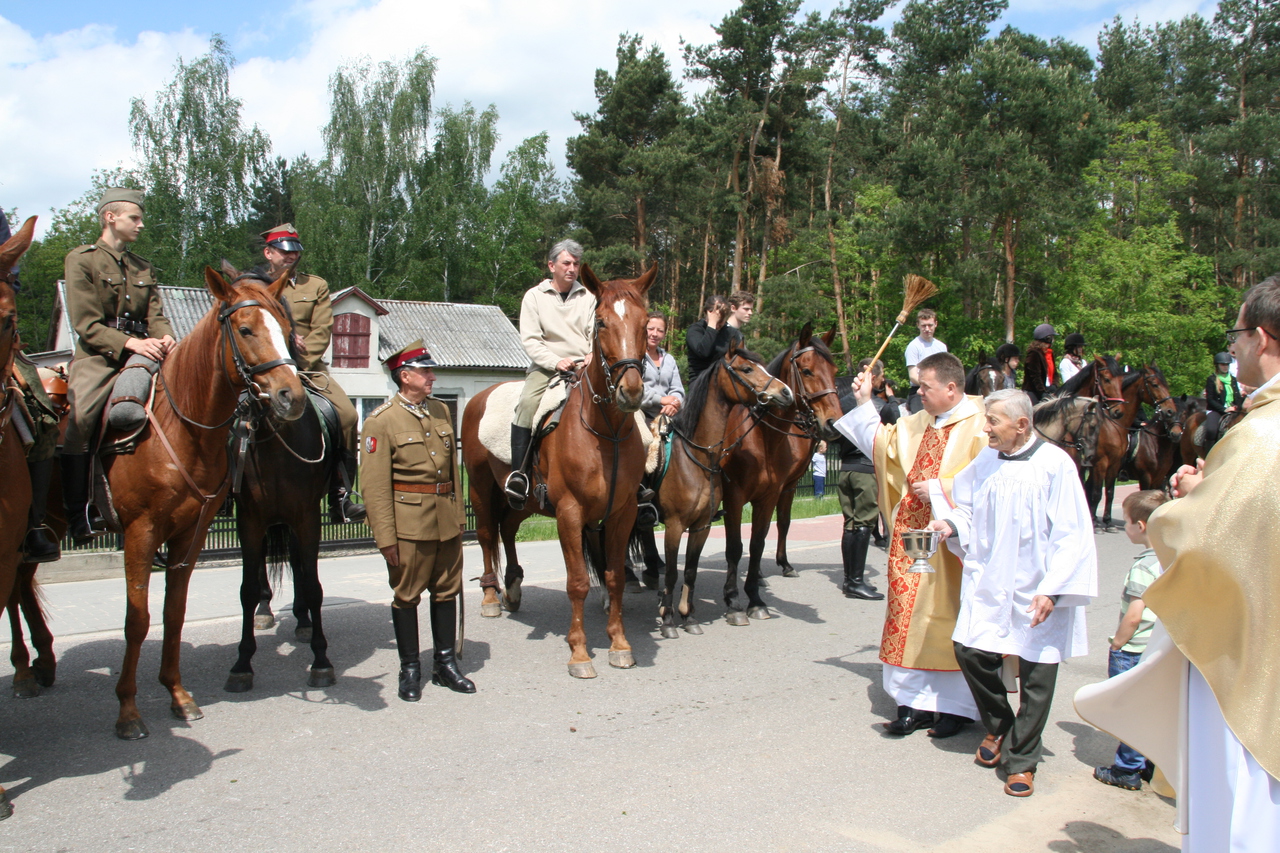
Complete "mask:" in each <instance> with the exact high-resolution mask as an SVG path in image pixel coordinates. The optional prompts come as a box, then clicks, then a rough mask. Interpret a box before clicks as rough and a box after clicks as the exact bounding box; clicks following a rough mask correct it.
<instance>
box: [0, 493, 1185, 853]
mask: <svg viewBox="0 0 1280 853" xmlns="http://www.w3.org/2000/svg"><path fill="white" fill-rule="evenodd" d="M839 530H840V522H839V519H838V518H826V519H814V520H812V521H804V522H796V523H795V524H794V525H793V528H792V535H791V539H790V542H791V546H790V554H791V560H792V563H793V564H795V566H796V567H797V569H799V571H800V577H799V578H796V579H786V578H782V577H780V576H779V575H778V570H777V567H776V566H775V564H774V562H773V559H772V557H773V544H772V541H773V540H772V538H771V540H770V544H769V546H768V547H767V548H766V552H765V553H766V558H765V560H764V567H765V575H766V578H767V585H768V589H767V590H766V593H765V595H766V599H767V600H768V602H769V605H770V607H771V609H772V611H773V613H774V615H775V617H776V618H774V619H771V620H766V621H753V622H752V623H751V625H749V626H747V627H732V626H730V625H728V624H727V623H726V622H725V621H724V619H723V613H724V607H723V604H722V603H721V598H720V589H721V587H722V585H723V582H724V561H723V539H721V538H718V537H717V538H713V539H712V540H710V541H709V542H708V547H707V552H706V553H705V554H704V560H703V569H702V571H701V572H700V577H699V583H698V587H697V591H696V599H695V600H696V602H697V612H698V615H699V617H700V620H701V623H702V625H703V628H704V631H705V633H704V634H703V635H701V636H693V635H688V634H684V633H682V634H681V636H680V637H679V638H677V639H674V640H664V639H661V638H660V636H659V634H658V632H657V630H656V620H655V617H656V610H657V597H656V594H655V593H651V592H646V593H643V594H629V595H627V596H626V599H625V602H624V604H625V610H626V615H625V621H626V629H627V636H628V639H629V640H630V641H631V644H632V646H633V647H634V649H635V656H636V660H637V664H638V665H637V666H636V667H635V668H634V669H631V670H618V669H612V668H610V667H609V666H608V663H607V655H606V651H607V648H608V638H607V637H606V635H605V632H604V617H603V614H602V613H601V611H600V608H599V599H598V597H597V596H598V593H597V592H595V591H593V592H592V595H591V597H590V598H589V599H588V610H587V620H586V621H587V633H588V639H589V641H590V643H591V644H592V648H593V653H594V654H595V663H596V669H597V671H598V672H599V677H598V678H596V679H594V680H589V681H579V680H575V679H572V678H570V677H569V675H568V674H567V670H566V663H567V661H568V647H567V646H566V645H565V643H564V633H565V631H566V630H567V627H568V619H569V607H568V601H567V599H566V597H565V595H564V586H563V578H564V569H563V563H562V561H561V557H560V550H559V545H558V543H555V542H548V543H528V544H523V545H522V546H521V548H520V552H521V562H522V563H523V565H524V566H525V570H526V575H527V578H528V580H527V582H526V586H525V594H524V602H523V606H522V608H521V610H520V612H518V613H514V614H508V613H504V614H503V616H502V617H500V618H498V619H482V618H481V617H480V616H479V598H480V596H479V591H478V588H477V587H478V585H477V584H475V583H468V584H467V589H468V591H467V593H466V605H467V608H466V609H467V613H468V621H467V637H468V642H467V646H466V652H465V656H464V659H463V670H464V671H465V672H467V673H468V674H469V675H470V676H471V677H472V678H473V679H474V680H475V682H476V684H477V686H478V688H479V692H478V693H476V694H475V695H470V696H467V695H460V694H454V693H451V692H449V691H447V690H444V689H442V688H436V687H431V686H430V685H426V686H425V687H424V693H423V698H422V701H420V702H418V703H416V704H410V703H406V702H402V701H400V700H399V699H398V698H397V696H396V683H395V675H396V671H397V666H398V664H397V657H396V652H395V649H394V644H393V641H392V632H391V624H390V615H389V607H388V603H389V601H390V590H389V589H388V588H387V585H386V574H385V569H384V567H383V564H382V562H381V560H380V558H378V557H377V556H375V555H368V556H360V557H344V558H335V559H329V560H325V561H323V562H322V565H321V578H322V581H323V583H324V585H325V592H326V608H325V611H324V617H325V630H326V633H327V635H328V639H329V653H330V656H331V658H332V659H333V662H334V664H335V666H336V668H337V676H338V680H337V684H336V685H334V686H333V687H330V688H326V689H308V688H307V687H306V677H307V673H306V670H307V667H308V666H309V665H310V661H311V656H310V651H309V649H307V648H305V647H299V646H298V645H296V644H295V642H294V639H293V629H294V620H293V617H292V616H291V615H289V614H287V613H285V614H283V615H282V616H281V618H280V620H279V623H278V624H277V626H276V627H275V628H274V629H271V630H268V631H260V632H258V643H259V651H258V655H257V658H256V659H255V669H256V672H257V678H256V685H255V687H254V689H253V691H252V692H250V693H247V694H230V693H225V692H223V689H222V685H223V682H224V680H225V678H226V675H227V672H228V670H229V669H230V667H231V664H232V663H233V662H234V660H235V657H236V645H237V643H238V641H239V632H240V627H239V617H238V608H239V604H238V597H237V595H238V593H237V589H238V584H239V572H238V570H233V569H204V570H197V571H196V572H195V576H194V579H193V582H192V586H191V594H190V601H189V605H188V611H187V615H188V623H187V626H186V630H185V631H184V634H183V654H182V672H183V681H184V684H185V685H186V687H187V688H188V689H189V690H190V691H191V693H192V694H193V696H194V697H195V699H196V701H197V702H198V703H199V704H200V706H201V708H202V709H203V711H204V715H205V716H204V719H203V720H199V721H196V722H192V723H184V722H180V721H178V720H175V719H173V718H172V717H171V716H170V715H169V712H168V703H169V699H168V693H167V692H166V691H165V690H164V688H163V687H161V686H160V685H159V683H158V682H157V681H156V675H157V671H158V666H159V646H160V642H159V640H160V628H159V627H158V626H155V627H153V628H152V631H151V634H150V636H149V638H148V640H147V643H146V645H145V646H144V649H143V653H142V662H141V667H140V677H139V688H140V692H139V704H140V707H141V709H142V712H143V715H144V717H145V719H146V722H147V724H148V725H149V726H150V729H151V736H150V738H148V739H146V740H144V741H138V742H123V741H120V740H117V739H116V737H115V736H114V734H113V723H114V721H115V717H116V712H117V703H116V699H115V695H114V690H113V688H114V684H115V678H116V676H117V675H118V673H119V667H120V662H121V659H122V655H123V652H124V641H123V638H122V634H121V625H122V622H123V613H124V584H123V582H122V581H120V580H104V581H85V582H74V583H60V584H51V585H48V586H46V587H44V594H45V598H46V602H47V607H48V610H49V612H50V614H51V625H52V628H53V631H54V633H55V635H56V636H57V637H58V640H57V643H56V650H57V654H58V656H59V669H58V680H57V683H56V684H55V685H54V686H53V687H52V688H50V689H48V690H46V691H45V692H44V694H43V695H41V696H39V697H37V698H34V699H27V700H18V699H15V698H11V697H10V696H8V695H6V696H4V697H3V698H0V761H3V762H4V763H0V784H3V785H4V786H5V788H7V789H8V791H9V793H10V796H11V797H12V799H13V802H14V805H15V808H16V813H15V814H14V816H13V817H12V818H10V819H9V820H6V821H4V822H2V823H0V851H8V850H14V851H117V850H119V851H124V850H142V851H170V850H175V849H184V850H192V851H222V850H228V851H230V850H256V849H270V850H272V851H279V853H289V852H290V851H317V850H319V851H328V850H334V851H347V850H361V851H364V850H392V849H401V848H408V847H410V846H412V847H413V848H417V849H422V850H429V851H434V850H440V851H446V850H447V851H453V850H463V849H466V850H476V851H561V850H564V851H570V850H572V851H615V850H627V851H649V850H653V851H669V850H681V851H735V853H736V852H737V851H741V850H743V849H753V850H778V851H930V850H938V851H941V850H946V851H961V853H963V851H1012V853H1018V851H1041V850H1045V851H1054V853H1076V852H1077V851H1108V852H1109V853H1153V852H1154V851H1160V853H1168V851H1174V850H1176V849H1177V848H1178V844H1179V836H1178V835H1177V834H1176V833H1175V832H1174V831H1173V829H1172V821H1173V818H1174V809H1173V807H1172V805H1171V804H1170V803H1169V802H1168V801H1166V800H1162V799H1161V798H1159V797H1157V796H1156V795H1155V794H1154V793H1152V792H1151V791H1150V790H1149V789H1145V788H1144V790H1143V791H1141V792H1137V793H1134V792H1127V791H1121V790H1118V789H1114V788H1109V787H1106V786H1104V785H1101V784H1099V783H1097V782H1095V781H1094V780H1093V779H1092V778H1091V776H1090V774H1091V771H1092V768H1093V767H1094V765H1098V764H1107V763H1110V760H1111V756H1112V753H1113V751H1114V748H1115V741H1114V740H1113V739H1111V738H1110V737H1108V736H1106V735H1104V734H1101V733H1099V732H1097V731H1095V730H1094V729H1092V728H1091V727H1089V726H1088V725H1086V724H1085V723H1084V722H1082V721H1081V720H1080V719H1079V718H1078V717H1077V716H1076V715H1075V713H1074V712H1073V711H1072V708H1071V696H1072V694H1073V693H1074V692H1075V690H1076V689H1077V688H1078V687H1080V686H1082V685H1084V684H1087V683H1091V682H1094V681H1098V680H1101V679H1103V678H1105V677H1106V641H1107V637H1108V635H1109V633H1110V632H1111V631H1112V630H1113V629H1114V627H1115V624H1116V621H1117V619H1118V617H1119V610H1120V603H1119V597H1120V589H1121V586H1122V581H1123V577H1124V573H1125V571H1126V570H1127V568H1128V566H1129V563H1130V562H1131V561H1132V559H1133V557H1134V555H1136V553H1137V551H1138V550H1139V549H1138V548H1136V547H1135V546H1133V545H1131V544H1130V543H1129V542H1128V540H1127V539H1126V538H1125V536H1124V534H1123V533H1122V532H1116V533H1110V534H1100V535H1099V536H1098V537H1097V541H1098V551H1099V557H1100V569H1101V577H1100V593H1101V594H1100V596H1099V598H1098V599H1097V600H1095V603H1094V605H1093V606H1092V607H1091V608H1090V614H1089V619H1090V622H1089V625H1090V643H1091V649H1092V651H1091V653H1090V655H1089V656H1088V657H1086V658H1079V659H1075V660H1072V661H1071V662H1069V663H1067V664H1065V665H1063V666H1062V667H1061V668H1060V673H1059V680H1058V690H1057V694H1056V697H1055V700H1054V711H1053V715H1052V719H1051V722H1050V725H1049V726H1048V727H1047V729H1046V732H1045V744H1046V753H1045V761H1044V763H1043V764H1042V765H1041V767H1040V770H1039V773H1038V775H1037V778H1036V785H1037V788H1036V794H1035V796H1033V797H1031V798H1029V799H1015V798H1012V797H1008V796H1006V795H1004V793H1003V792H1002V782H1001V780H1000V777H999V776H998V774H997V773H996V772H995V771H992V770H987V769H983V768H981V767H979V766H978V765H976V764H975V763H974V762H973V760H972V755H973V752H974V750H975V749H976V748H977V744H978V741H979V740H981V737H982V733H981V732H980V731H979V727H978V726H971V727H969V728H968V729H966V730H965V731H964V732H962V733H961V734H960V735H958V736H956V737H954V738H951V739H948V740H941V741H934V740H932V739H930V738H928V737H927V736H926V735H925V733H924V732H923V731H919V732H916V733H915V734H912V735H910V736H909V737H906V738H902V739H895V738H891V737H889V736H887V735H885V734H883V733H882V729H881V726H880V723H881V722H882V721H883V720H884V719H886V718H887V717H888V716H890V715H891V714H892V712H893V708H892V704H891V702H890V700H889V699H888V697H887V696H885V694H884V693H883V692H882V690H881V688H880V666H879V664H878V662H877V659H876V652H877V649H878V644H879V639H880V629H881V620H882V618H883V613H884V606H883V603H880V602H862V601H850V600H846V599H845V598H843V597H842V596H841V595H840V593H839V590H838V584H839V582H840V579H841V571H840V568H839ZM717 533H718V531H717ZM466 560H467V569H466V571H467V574H466V575H464V577H465V578H468V579H469V578H472V577H475V576H477V575H479V574H480V568H479V565H480V553H479V549H478V548H476V547H474V546H469V547H468V548H467V549H466ZM884 561H885V553H884V552H883V551H882V550H880V549H875V548H873V549H872V554H871V566H872V567H873V568H872V570H871V571H870V572H869V575H870V577H871V579H872V581H873V582H877V581H879V585H880V586H883V582H882V577H883V566H884ZM162 585H163V576H162V575H155V576H153V585H152V590H151V593H152V617H153V621H155V620H156V619H157V618H158V616H159V613H160V601H161V598H160V596H161V595H162V589H161V587H162ZM289 595H290V590H289V588H287V587H286V588H285V589H284V590H282V591H281V593H280V594H279V595H278V596H277V598H276V606H277V608H278V609H280V608H283V607H284V602H286V601H288V600H289ZM422 621H423V627H424V632H425V628H426V619H425V613H424V618H423V620H422ZM429 643H430V640H429V635H424V647H428V648H429ZM425 654H429V652H426V649H425V648H424V656H425ZM0 656H2V657H4V658H5V659H6V661H5V664H4V665H3V666H0V678H3V679H8V678H9V677H10V676H11V675H12V668H11V667H10V666H8V664H7V655H5V654H4V649H0ZM6 693H7V691H6ZM6 759H7V760H6Z"/></svg>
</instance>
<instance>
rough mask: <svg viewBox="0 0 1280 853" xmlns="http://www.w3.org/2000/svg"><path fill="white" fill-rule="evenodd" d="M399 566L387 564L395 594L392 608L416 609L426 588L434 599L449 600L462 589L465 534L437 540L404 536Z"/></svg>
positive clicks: (401, 541)
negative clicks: (413, 538)
mask: <svg viewBox="0 0 1280 853" xmlns="http://www.w3.org/2000/svg"><path fill="white" fill-rule="evenodd" d="M397 544H398V545H399V550H400V565H398V566H396V567H394V568H391V567H388V569H387V573H388V578H387V579H388V582H389V583H390V585H391V589H392V591H393V592H394V593H395V600H394V601H392V602H391V606H392V607H400V608H407V609H413V608H415V607H417V606H418V602H420V601H421V600H422V592H423V590H430V591H431V598H432V600H433V601H449V600H451V599H453V598H455V597H457V595H458V593H460V592H462V536H461V535H458V536H455V537H453V538H452V539H446V540H444V541H443V542H441V541H439V540H437V539H428V540H425V541H416V540H412V539H401V540H399V542H398V543H397Z"/></svg>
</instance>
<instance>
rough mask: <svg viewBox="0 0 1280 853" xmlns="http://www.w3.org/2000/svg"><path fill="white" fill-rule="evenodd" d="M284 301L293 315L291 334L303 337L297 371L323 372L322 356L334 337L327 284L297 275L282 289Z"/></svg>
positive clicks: (301, 274)
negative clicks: (295, 333) (292, 331)
mask: <svg viewBox="0 0 1280 853" xmlns="http://www.w3.org/2000/svg"><path fill="white" fill-rule="evenodd" d="M284 299H285V301H286V302H288V303H289V310H290V311H291V312H292V313H293V328H294V331H295V332H297V333H298V334H299V335H301V336H302V345H303V351H302V352H299V353H298V355H299V360H298V369H299V370H310V371H321V372H323V371H325V370H327V369H328V367H329V366H328V365H327V364H326V363H325V360H324V354H325V352H326V351H327V350H328V349H329V339H330V338H332V337H333V306H332V305H331V304H330V302H329V285H328V283H327V282H326V281H325V280H324V279H322V278H320V277H319V276H316V275H307V274H306V273H299V274H298V275H297V277H295V278H294V280H293V281H292V282H290V283H289V286H288V287H286V288H285V289H284Z"/></svg>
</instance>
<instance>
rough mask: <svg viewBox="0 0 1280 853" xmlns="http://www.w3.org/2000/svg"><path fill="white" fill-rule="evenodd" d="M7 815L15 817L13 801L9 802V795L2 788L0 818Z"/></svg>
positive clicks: (0, 793)
mask: <svg viewBox="0 0 1280 853" xmlns="http://www.w3.org/2000/svg"><path fill="white" fill-rule="evenodd" d="M7 817H13V803H11V802H9V795H8V794H6V793H5V792H4V789H2V788H0V820H4V819H5V818H7Z"/></svg>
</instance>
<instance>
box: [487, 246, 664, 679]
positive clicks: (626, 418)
mask: <svg viewBox="0 0 1280 853" xmlns="http://www.w3.org/2000/svg"><path fill="white" fill-rule="evenodd" d="M656 277H657V267H656V266H655V267H650V268H649V271H648V272H646V273H644V274H643V275H642V276H640V278H638V279H635V280H634V281H629V280H623V279H618V280H614V281H608V282H603V283H602V282H601V281H600V280H599V279H598V278H597V277H596V275H595V273H594V272H592V270H591V268H590V267H588V266H587V265H586V264H583V265H582V277H581V280H582V283H583V285H585V286H586V288H587V289H588V290H590V291H591V293H592V295H594V296H595V297H596V312H595V318H596V319H595V326H594V329H593V333H592V336H593V340H592V351H591V354H590V355H589V356H588V357H587V359H586V363H585V364H584V365H583V367H582V368H580V369H579V370H578V372H577V375H576V377H575V381H574V382H573V383H572V385H571V387H570V389H569V397H568V400H567V402H566V403H565V407H564V411H563V415H562V417H561V419H560V424H559V426H557V427H556V428H555V429H554V430H552V432H551V433H550V434H548V435H547V436H545V437H544V438H542V439H541V441H540V443H539V445H538V448H537V452H536V456H535V459H534V462H533V464H532V466H531V468H532V471H533V479H534V481H535V482H537V483H542V484H545V487H546V497H547V503H548V508H547V509H542V508H540V504H539V501H538V500H537V499H536V498H534V499H531V500H529V502H528V504H527V506H526V508H525V509H524V510H522V511H520V512H516V511H514V510H512V509H511V508H510V507H509V506H508V504H507V499H506V496H505V495H504V494H503V491H502V483H503V481H504V480H505V479H506V477H507V474H508V473H509V472H510V470H511V469H510V466H509V465H507V464H506V463H505V462H503V461H502V460H501V459H498V458H496V457H494V456H493V455H492V454H490V453H489V451H488V449H487V448H486V447H485V446H484V444H483V443H482V442H481V440H480V433H479V430H480V420H481V418H482V417H483V416H484V413H485V408H486V406H487V404H488V401H489V397H490V395H491V394H492V392H493V389H494V388H496V387H498V386H493V387H490V388H486V389H485V390H484V391H481V392H480V393H479V394H477V395H476V396H475V397H473V398H471V400H470V401H468V403H467V407H466V409H465V410H464V412H463V416H462V458H463V461H464V462H465V463H466V466H467V473H468V477H469V481H470V482H469V489H470V494H471V506H472V509H473V510H474V511H475V514H476V538H477V539H478V540H479V542H480V548H481V550H482V551H483V552H484V571H485V574H484V577H483V578H481V582H480V583H481V586H482V587H483V588H484V602H483V604H482V609H481V613H482V615H492V616H497V615H498V614H499V600H498V592H499V587H498V572H499V569H500V568H501V558H500V557H499V554H498V546H499V539H500V538H501V539H503V540H504V542H503V544H508V542H510V543H511V544H510V545H509V547H508V549H507V555H508V569H507V574H506V577H505V586H506V594H505V596H503V598H504V600H505V603H506V605H507V607H508V608H509V609H511V610H515V609H517V608H518V607H519V606H520V583H521V579H522V577H523V573H522V572H519V571H518V570H519V565H518V564H517V563H516V562H515V547H514V535H515V531H516V529H517V528H519V526H520V522H521V521H523V520H524V519H525V518H528V517H529V516H530V515H531V514H533V513H534V512H540V513H542V514H543V515H550V516H554V517H555V519H556V528H557V530H558V531H559V534H560V548H561V551H562V552H563V554H564V563H565V569H566V572H567V574H568V579H567V583H566V591H567V592H568V594H569V603H570V606H571V609H572V611H573V615H572V617H571V619H570V623H569V631H568V634H567V635H566V637H565V640H566V642H568V644H569V649H570V652H571V654H570V657H569V674H570V675H572V676H574V677H575V678H594V677H595V675H596V671H595V667H594V666H593V665H592V663H591V655H590V653H589V651H588V647H587V637H586V632H585V631H584V630H583V625H582V608H583V601H584V600H585V599H586V596H587V591H588V589H589V587H590V579H589V577H588V575H587V563H586V558H585V554H584V550H583V549H584V545H585V546H586V547H587V548H589V549H590V550H591V553H592V555H593V559H592V562H593V563H595V564H596V565H597V566H604V567H605V569H604V574H605V583H606V585H607V587H608V591H609V619H608V628H607V630H608V633H609V638H610V646H609V665H610V666H615V667H619V668H623V669H626V668H629V667H632V666H635V657H634V655H633V654H632V653H631V644H630V643H628V642H627V637H626V633H625V631H624V630H623V625H622V590H623V587H624V585H625V582H626V576H625V568H624V566H625V561H626V552H627V540H628V538H629V535H630V533H631V528H632V525H633V524H634V522H635V517H636V492H637V491H638V489H639V487H640V480H641V478H642V477H643V476H644V463H645V454H644V448H643V445H642V441H641V437H640V431H639V427H638V426H637V424H636V418H635V414H634V413H635V412H636V411H637V410H638V409H639V408H640V403H641V400H642V398H643V396H644V381H643V368H644V362H643V359H644V353H645V326H646V323H647V321H648V313H647V312H648V308H647V307H646V303H645V297H646V294H647V293H648V292H649V287H650V286H651V285H652V284H653V282H654V279H655V278H656ZM503 415H504V417H506V418H507V419H508V420H509V419H510V415H509V413H503ZM508 535H510V537H511V539H510V540H508V539H507V537H508Z"/></svg>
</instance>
